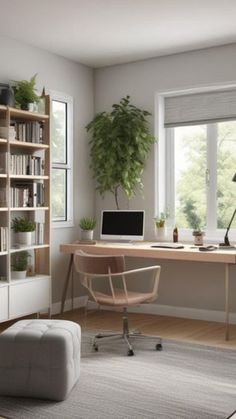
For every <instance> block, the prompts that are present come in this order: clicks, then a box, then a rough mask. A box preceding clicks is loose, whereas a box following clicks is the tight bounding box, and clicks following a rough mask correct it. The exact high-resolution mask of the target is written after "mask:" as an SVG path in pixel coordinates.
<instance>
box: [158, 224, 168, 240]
mask: <svg viewBox="0 0 236 419" xmlns="http://www.w3.org/2000/svg"><path fill="white" fill-rule="evenodd" d="M165 238H166V228H165V227H156V239H157V241H165Z"/></svg>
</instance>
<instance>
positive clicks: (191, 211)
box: [183, 199, 205, 246]
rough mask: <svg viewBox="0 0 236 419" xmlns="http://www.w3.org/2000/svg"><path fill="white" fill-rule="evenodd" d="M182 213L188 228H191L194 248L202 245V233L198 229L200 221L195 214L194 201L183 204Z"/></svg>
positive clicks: (189, 200)
mask: <svg viewBox="0 0 236 419" xmlns="http://www.w3.org/2000/svg"><path fill="white" fill-rule="evenodd" d="M183 212H184V214H185V216H186V219H187V222H188V225H189V227H190V228H193V233H192V234H193V237H194V244H195V245H196V246H202V245H203V236H204V234H205V233H204V231H202V229H201V227H200V223H201V219H200V217H199V216H198V215H197V213H196V207H195V205H194V201H193V200H192V199H188V200H187V201H186V203H185V206H184V208H183Z"/></svg>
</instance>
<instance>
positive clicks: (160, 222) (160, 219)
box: [154, 212, 167, 240]
mask: <svg viewBox="0 0 236 419" xmlns="http://www.w3.org/2000/svg"><path fill="white" fill-rule="evenodd" d="M166 219H167V214H165V213H164V212H161V213H160V215H159V216H156V217H155V218H154V221H155V227H156V238H157V239H158V240H163V239H165V222H166Z"/></svg>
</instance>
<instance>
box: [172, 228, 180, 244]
mask: <svg viewBox="0 0 236 419" xmlns="http://www.w3.org/2000/svg"><path fill="white" fill-rule="evenodd" d="M178 241H179V233H178V228H177V227H176V226H175V227H174V229H173V243H178Z"/></svg>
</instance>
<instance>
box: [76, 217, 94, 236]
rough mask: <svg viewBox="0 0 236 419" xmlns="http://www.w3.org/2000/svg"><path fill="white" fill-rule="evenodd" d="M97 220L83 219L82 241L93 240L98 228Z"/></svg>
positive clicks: (80, 224) (81, 226)
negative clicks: (95, 230)
mask: <svg viewBox="0 0 236 419" xmlns="http://www.w3.org/2000/svg"><path fill="white" fill-rule="evenodd" d="M96 224H97V222H96V219H95V218H93V217H83V218H81V220H80V222H79V226H80V228H81V240H93V231H94V229H95V227H96Z"/></svg>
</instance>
